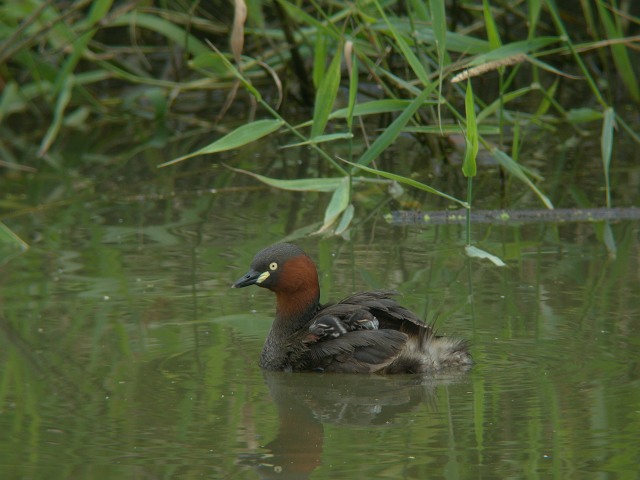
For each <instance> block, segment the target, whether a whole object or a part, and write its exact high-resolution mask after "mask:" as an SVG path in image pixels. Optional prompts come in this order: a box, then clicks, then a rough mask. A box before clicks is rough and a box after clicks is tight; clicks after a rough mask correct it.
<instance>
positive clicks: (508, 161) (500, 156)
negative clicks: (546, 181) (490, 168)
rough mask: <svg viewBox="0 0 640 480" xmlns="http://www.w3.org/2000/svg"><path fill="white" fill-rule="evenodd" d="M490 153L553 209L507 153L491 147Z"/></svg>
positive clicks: (546, 198)
mask: <svg viewBox="0 0 640 480" xmlns="http://www.w3.org/2000/svg"><path fill="white" fill-rule="evenodd" d="M491 155H493V157H494V158H495V159H496V160H497V161H498V163H499V164H500V165H502V166H503V167H504V168H505V169H506V170H507V171H508V172H509V173H511V174H512V175H513V176H514V177H516V178H518V179H520V180H521V181H522V182H524V183H526V184H527V185H528V186H529V188H530V189H531V190H533V191H534V192H535V194H536V195H538V197H539V198H540V200H542V203H544V205H545V206H546V207H547V208H548V209H550V210H553V203H551V200H549V197H547V196H546V195H545V194H544V193H542V192H541V191H540V189H539V188H538V187H536V186H535V185H534V184H533V182H532V181H531V179H530V178H529V177H528V176H527V174H526V173H525V172H524V170H523V168H522V167H521V166H520V165H519V164H517V163H516V162H515V161H514V160H513V159H512V158H511V157H510V156H509V155H507V154H506V153H505V152H503V151H502V150H499V149H497V148H495V147H494V148H492V149H491Z"/></svg>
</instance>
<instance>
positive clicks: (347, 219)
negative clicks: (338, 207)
mask: <svg viewBox="0 0 640 480" xmlns="http://www.w3.org/2000/svg"><path fill="white" fill-rule="evenodd" d="M354 213H355V208H354V206H353V203H350V204H349V205H348V206H347V208H345V209H344V212H343V213H342V217H341V218H340V223H338V226H337V227H336V230H335V232H334V233H335V234H336V235H341V234H342V233H344V231H345V230H346V229H347V228H349V225H351V220H353V214H354Z"/></svg>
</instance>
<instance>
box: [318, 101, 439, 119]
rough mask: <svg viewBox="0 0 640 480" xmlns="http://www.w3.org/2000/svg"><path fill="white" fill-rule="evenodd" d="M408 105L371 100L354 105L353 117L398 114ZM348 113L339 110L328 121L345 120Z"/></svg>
mask: <svg viewBox="0 0 640 480" xmlns="http://www.w3.org/2000/svg"><path fill="white" fill-rule="evenodd" d="M431 103H435V102H431ZM409 105H411V100H391V99H387V100H372V101H370V102H365V103H359V104H357V105H354V107H353V116H354V117H361V116H364V115H379V114H381V113H390V112H398V111H402V110H404V109H405V108H407V107H408V106H409ZM348 113H349V109H348V108H340V109H338V110H336V111H334V112H333V113H331V115H329V119H331V120H333V119H335V118H347V116H348Z"/></svg>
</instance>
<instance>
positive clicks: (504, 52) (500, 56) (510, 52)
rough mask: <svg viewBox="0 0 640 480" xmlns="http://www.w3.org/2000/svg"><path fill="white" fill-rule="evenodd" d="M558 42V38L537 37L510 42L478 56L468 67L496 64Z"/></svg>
mask: <svg viewBox="0 0 640 480" xmlns="http://www.w3.org/2000/svg"><path fill="white" fill-rule="evenodd" d="M559 41H560V38H558V37H538V38H535V39H533V40H522V41H519V42H512V43H507V44H506V45H503V46H502V47H500V48H496V49H495V50H491V51H490V52H487V53H484V54H482V55H478V56H477V57H475V58H474V59H473V60H472V61H471V62H470V63H469V66H477V65H483V64H485V63H489V62H498V61H500V60H505V59H507V58H510V57H515V56H516V55H518V54H522V53H524V54H527V53H530V52H535V51H538V50H540V49H542V48H544V47H546V46H547V45H551V44H552V43H557V42H559Z"/></svg>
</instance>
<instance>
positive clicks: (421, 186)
mask: <svg viewBox="0 0 640 480" xmlns="http://www.w3.org/2000/svg"><path fill="white" fill-rule="evenodd" d="M340 160H342V161H343V162H345V163H348V164H349V165H351V166H353V167H355V168H358V169H360V170H364V171H365V172H369V173H373V174H375V175H380V176H381V177H384V178H388V179H390V180H395V181H396V182H398V183H404V184H405V185H409V186H411V187H414V188H417V189H418V190H423V191H425V192H429V193H432V194H434V195H438V196H440V197H443V198H446V199H447V200H451V201H452V202H455V203H457V204H459V205H461V206H463V207H465V208H468V207H469V204H468V203H467V202H465V201H463V200H459V199H457V198H455V197H452V196H451V195H447V194H446V193H444V192H441V191H439V190H436V189H435V188H433V187H430V186H429V185H426V184H424V183H421V182H418V181H416V180H413V179H411V178H407V177H403V176H402V175H397V174H395V173H390V172H385V171H384V170H378V169H375V168H371V167H367V166H364V165H361V164H358V163H353V162H348V161H346V160H344V159H340Z"/></svg>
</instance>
